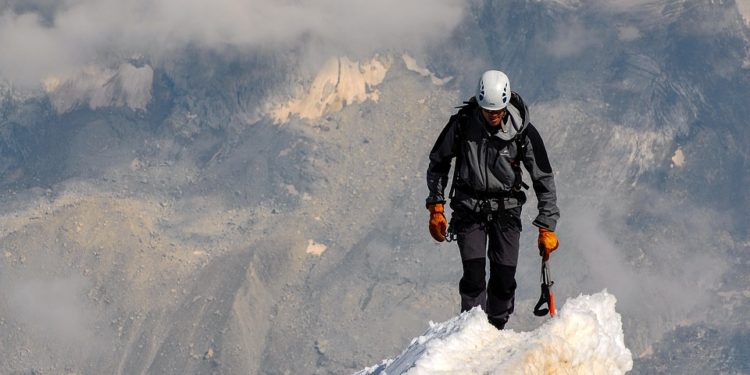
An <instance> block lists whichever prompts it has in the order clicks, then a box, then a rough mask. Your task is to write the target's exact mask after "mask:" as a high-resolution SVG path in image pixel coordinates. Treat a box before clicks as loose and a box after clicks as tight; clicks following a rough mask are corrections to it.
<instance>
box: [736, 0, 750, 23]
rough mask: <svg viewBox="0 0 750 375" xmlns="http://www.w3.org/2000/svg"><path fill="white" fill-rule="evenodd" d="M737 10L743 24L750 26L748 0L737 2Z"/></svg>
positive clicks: (738, 0)
mask: <svg viewBox="0 0 750 375" xmlns="http://www.w3.org/2000/svg"><path fill="white" fill-rule="evenodd" d="M736 3H737V10H739V12H740V14H741V15H742V18H744V19H745V23H746V24H747V25H748V26H750V0H737V1H736Z"/></svg>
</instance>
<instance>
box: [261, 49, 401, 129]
mask: <svg viewBox="0 0 750 375" xmlns="http://www.w3.org/2000/svg"><path fill="white" fill-rule="evenodd" d="M390 60H391V59H389V58H382V57H377V56H376V57H374V58H373V59H372V60H370V61H369V62H365V63H359V62H356V61H352V60H350V59H349V58H347V57H340V58H332V59H329V60H328V62H326V63H325V64H324V65H323V67H322V68H321V70H320V71H319V72H318V74H317V75H316V77H315V79H314V80H313V81H312V84H311V85H310V88H309V89H308V91H307V92H306V93H303V94H302V95H301V96H300V97H298V98H296V99H292V100H291V101H289V102H287V103H285V104H281V105H279V106H275V107H274V108H273V109H272V110H271V113H270V116H271V118H273V120H274V121H275V122H276V123H284V122H288V121H289V117H290V116H292V115H296V116H299V118H303V119H317V118H320V117H322V116H323V115H325V114H328V113H333V112H339V111H341V109H342V108H343V107H344V106H345V105H348V104H354V103H362V102H364V101H367V100H372V101H375V102H377V101H378V99H379V96H380V93H379V92H378V91H377V90H376V89H375V86H377V85H378V84H380V83H381V82H383V79H384V78H385V74H386V73H387V72H388V68H389V67H390V65H391V61H390Z"/></svg>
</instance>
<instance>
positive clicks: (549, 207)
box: [523, 124, 560, 231]
mask: <svg viewBox="0 0 750 375" xmlns="http://www.w3.org/2000/svg"><path fill="white" fill-rule="evenodd" d="M525 131H526V141H525V142H526V154H525V155H524V158H523V165H524V167H526V170H527V171H529V174H530V175H531V181H532V186H533V187H534V193H535V194H536V198H537V201H538V206H537V208H538V209H539V214H538V215H537V217H536V219H534V222H533V224H534V225H536V226H537V227H541V228H547V229H549V230H551V231H554V230H555V227H556V226H557V219H559V218H560V209H559V208H558V207H557V190H556V189H555V176H554V174H553V173H552V166H551V165H550V163H549V158H548V157H547V150H546V149H545V148H544V142H543V141H542V136H541V135H540V134H539V131H537V129H536V128H535V127H534V125H532V124H529V125H528V126H527V128H526V130H525Z"/></svg>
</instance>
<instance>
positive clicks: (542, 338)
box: [355, 291, 633, 375]
mask: <svg viewBox="0 0 750 375" xmlns="http://www.w3.org/2000/svg"><path fill="white" fill-rule="evenodd" d="M615 303H616V298H615V297H614V296H613V295H612V294H609V293H607V292H606V291H603V292H600V293H597V294H594V295H590V296H589V295H580V296H578V297H576V298H572V299H569V300H568V301H567V302H566V303H565V305H564V306H563V307H562V309H560V310H559V312H558V315H557V316H556V317H555V318H552V319H550V320H548V321H547V322H546V323H544V324H543V325H542V326H540V327H539V328H537V329H535V330H534V331H531V332H515V331H514V330H503V331H498V330H497V329H495V328H494V327H493V326H491V325H490V324H489V323H488V322H487V316H486V314H485V313H484V312H483V311H482V310H481V308H475V309H473V310H471V311H468V312H465V313H462V314H461V315H459V316H457V317H455V318H453V319H451V320H448V321H446V322H443V323H439V324H435V323H432V322H430V328H429V329H428V330H427V332H425V334H424V335H422V336H419V337H417V338H415V339H414V340H412V341H411V344H410V345H409V347H408V348H407V349H406V350H404V352H403V353H401V354H400V355H399V356H398V357H396V358H394V359H390V360H386V361H383V363H381V364H380V365H377V366H373V367H369V368H367V369H364V370H362V371H359V372H357V373H356V374H355V375H375V374H382V375H387V374H409V375H422V374H424V375H429V374H519V375H520V374H525V375H530V374H550V373H552V374H579V375H586V374H591V375H598V374H609V375H616V374H625V373H626V372H628V371H630V370H631V369H632V368H633V359H632V354H631V353H630V350H628V348H626V347H625V343H624V335H623V331H622V322H621V318H620V315H619V314H618V313H617V312H616V311H615Z"/></svg>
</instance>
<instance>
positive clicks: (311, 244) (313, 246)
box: [305, 240, 328, 256]
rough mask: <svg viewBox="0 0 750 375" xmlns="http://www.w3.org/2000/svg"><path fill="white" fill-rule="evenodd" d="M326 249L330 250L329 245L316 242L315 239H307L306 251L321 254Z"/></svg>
mask: <svg viewBox="0 0 750 375" xmlns="http://www.w3.org/2000/svg"><path fill="white" fill-rule="evenodd" d="M326 250H328V246H326V245H323V244H322V243H317V242H315V241H313V240H308V241H307V250H306V251H305V252H306V253H308V254H312V255H318V256H320V255H321V254H323V253H324V252H325V251H326Z"/></svg>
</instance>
